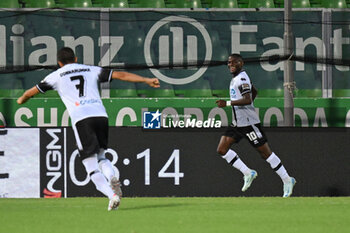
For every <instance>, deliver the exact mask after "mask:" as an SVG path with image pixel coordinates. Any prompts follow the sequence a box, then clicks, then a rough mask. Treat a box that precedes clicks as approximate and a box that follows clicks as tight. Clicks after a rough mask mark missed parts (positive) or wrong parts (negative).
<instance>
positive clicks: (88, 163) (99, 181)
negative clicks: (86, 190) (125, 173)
mask: <svg viewBox="0 0 350 233" xmlns="http://www.w3.org/2000/svg"><path fill="white" fill-rule="evenodd" d="M83 164H84V166H85V169H86V172H87V173H88V174H89V175H90V179H91V181H92V182H93V183H94V184H95V186H96V189H97V190H98V191H100V192H101V193H103V194H104V195H105V196H107V197H108V198H109V199H111V198H112V197H113V195H114V192H113V190H112V188H111V187H110V186H109V183H108V182H107V180H106V178H105V176H104V175H103V174H102V173H101V172H100V169H99V168H98V163H97V155H96V154H95V155H93V156H90V157H88V158H86V159H84V160H83Z"/></svg>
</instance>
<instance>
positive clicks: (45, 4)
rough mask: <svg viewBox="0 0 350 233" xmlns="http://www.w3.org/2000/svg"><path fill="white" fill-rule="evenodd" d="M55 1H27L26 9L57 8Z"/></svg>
mask: <svg viewBox="0 0 350 233" xmlns="http://www.w3.org/2000/svg"><path fill="white" fill-rule="evenodd" d="M55 6H56V3H55V1H54V0H26V4H25V7H26V8H52V7H55Z"/></svg>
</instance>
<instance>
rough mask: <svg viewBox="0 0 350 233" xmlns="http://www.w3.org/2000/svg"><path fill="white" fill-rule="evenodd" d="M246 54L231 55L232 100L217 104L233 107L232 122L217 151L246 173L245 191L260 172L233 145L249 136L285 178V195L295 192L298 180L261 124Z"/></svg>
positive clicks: (283, 178)
mask: <svg viewBox="0 0 350 233" xmlns="http://www.w3.org/2000/svg"><path fill="white" fill-rule="evenodd" d="M243 64H244V62H243V58H242V56H241V55H239V54H231V55H230V56H229V58H228V68H229V70H230V72H231V74H232V76H233V78H232V80H231V83H230V101H225V100H217V101H216V104H217V105H218V107H220V108H223V107H226V106H230V107H232V113H233V116H232V124H231V125H230V126H229V127H228V129H227V130H226V132H225V133H224V135H223V136H222V137H221V139H220V142H219V145H218V148H217V152H218V153H219V154H220V155H221V156H222V158H223V159H225V160H226V161H227V162H228V163H229V164H230V165H231V166H233V167H235V168H236V169H238V170H239V171H241V172H242V173H243V175H244V177H243V179H244V185H243V187H242V191H243V192H244V191H246V190H247V189H248V188H249V187H250V185H251V184H252V182H253V180H254V179H255V178H256V177H257V176H258V173H257V172H256V171H254V170H252V169H250V168H248V167H247V165H245V164H244V162H243V161H242V160H241V159H240V158H239V156H238V155H237V153H236V152H235V151H233V150H232V149H230V148H231V146H232V145H233V144H234V143H238V142H239V141H240V140H241V139H242V138H244V137H245V138H247V139H248V141H249V143H250V144H251V145H252V146H253V147H255V148H256V150H257V151H258V152H259V153H260V155H261V156H262V158H263V159H265V160H266V161H267V162H268V163H269V164H270V166H271V168H272V169H273V170H275V172H276V173H277V174H278V175H279V176H280V178H281V179H282V181H283V197H289V196H290V195H292V192H293V187H294V185H295V183H296V180H295V179H294V178H293V177H290V176H289V175H288V173H287V170H286V169H285V167H284V166H283V165H282V163H281V160H280V159H279V158H278V156H277V155H276V154H275V153H274V152H272V151H271V149H270V147H269V145H268V143H267V138H266V136H265V133H264V132H263V131H262V129H261V126H260V120H259V117H258V115H257V113H256V112H255V109H254V105H253V101H254V99H255V97H256V94H257V90H256V89H255V87H254V86H253V85H252V84H251V81H250V79H249V76H248V75H247V73H246V72H245V71H244V70H243Z"/></svg>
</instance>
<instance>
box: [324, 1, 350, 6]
mask: <svg viewBox="0 0 350 233" xmlns="http://www.w3.org/2000/svg"><path fill="white" fill-rule="evenodd" d="M322 7H325V8H347V5H346V1H345V0H322Z"/></svg>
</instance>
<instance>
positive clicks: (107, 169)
mask: <svg viewBox="0 0 350 233" xmlns="http://www.w3.org/2000/svg"><path fill="white" fill-rule="evenodd" d="M97 158H98V164H99V166H100V169H101V171H102V173H103V175H104V176H105V177H106V178H107V180H108V181H111V179H112V177H114V176H115V172H114V169H113V165H112V163H111V161H109V159H107V158H106V156H105V150H104V149H101V150H100V151H99V153H98V155H97Z"/></svg>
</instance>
